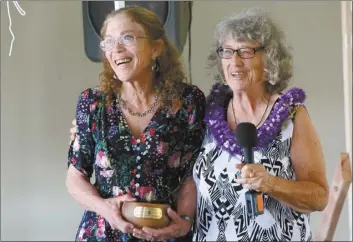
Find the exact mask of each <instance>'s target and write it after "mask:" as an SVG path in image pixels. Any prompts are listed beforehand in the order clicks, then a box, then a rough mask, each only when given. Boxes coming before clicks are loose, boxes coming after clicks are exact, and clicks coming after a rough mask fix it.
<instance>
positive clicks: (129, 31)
mask: <svg viewBox="0 0 353 242" xmlns="http://www.w3.org/2000/svg"><path fill="white" fill-rule="evenodd" d="M126 33H133V34H135V31H133V30H124V31H122V32H121V33H120V36H122V35H123V34H126ZM120 36H119V37H120ZM105 37H111V38H113V37H114V36H112V35H110V34H106V35H105Z"/></svg>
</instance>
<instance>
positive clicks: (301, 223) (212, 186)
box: [193, 91, 312, 241]
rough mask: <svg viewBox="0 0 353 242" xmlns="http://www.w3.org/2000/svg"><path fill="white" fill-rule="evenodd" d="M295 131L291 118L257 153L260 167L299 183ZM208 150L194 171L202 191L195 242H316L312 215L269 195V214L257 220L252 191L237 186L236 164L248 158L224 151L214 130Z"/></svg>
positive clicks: (209, 134)
mask: <svg viewBox="0 0 353 242" xmlns="http://www.w3.org/2000/svg"><path fill="white" fill-rule="evenodd" d="M289 92H290V91H289ZM282 97H283V95H282V96H281V97H280V98H279V99H278V100H277V101H276V103H278V102H279V101H280V100H281V98H282ZM294 101H295V100H294ZM299 105H303V103H301V102H296V103H295V104H294V105H291V106H290V105H288V108H291V110H290V112H289V113H291V114H293V112H292V111H294V110H295V108H294V107H296V106H299ZM271 112H275V110H274V109H272V111H271ZM270 115H271V114H270ZM211 121H212V120H211ZM293 127H294V125H293V116H289V117H287V118H286V119H285V120H284V121H283V122H282V125H281V126H280V131H279V132H277V133H276V135H274V137H273V138H272V139H271V141H270V142H269V143H268V144H267V146H266V147H264V148H260V149H258V150H256V151H255V152H254V160H255V163H262V164H263V165H264V167H265V168H266V170H267V171H268V172H269V173H270V174H271V175H274V176H278V177H281V178H284V179H291V180H295V179H296V177H295V173H294V170H293V167H292V164H291V158H290V145H291V139H292V134H293ZM213 134H214V133H213ZM203 149H204V150H203V151H202V153H201V154H200V156H199V158H198V160H197V161H196V163H195V165H194V170H193V175H194V179H195V182H196V185H197V188H198V194H197V215H198V216H197V217H198V219H197V221H196V225H195V228H194V237H193V240H194V241H311V240H312V235H311V230H310V225H309V214H303V213H299V212H296V211H295V210H293V209H292V208H290V207H288V206H286V205H284V204H283V203H281V202H279V201H278V200H275V199H274V198H272V197H270V196H268V195H267V194H264V208H265V211H264V214H262V215H259V216H258V217H256V218H255V219H251V218H250V216H248V214H247V210H246V204H245V195H244V194H245V192H246V191H247V189H243V187H242V185H240V184H238V183H236V182H235V181H234V179H235V178H236V176H237V175H238V174H239V170H237V169H236V164H239V163H242V160H243V158H244V157H243V156H242V154H240V155H237V154H235V155H234V154H233V155H232V154H231V153H232V152H229V151H227V150H226V149H224V146H222V144H220V142H219V140H218V142H217V139H216V138H215V135H212V132H211V129H210V128H208V130H207V133H206V137H205V140H204V144H203Z"/></svg>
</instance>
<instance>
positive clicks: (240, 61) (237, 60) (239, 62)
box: [231, 52, 243, 66]
mask: <svg viewBox="0 0 353 242" xmlns="http://www.w3.org/2000/svg"><path fill="white" fill-rule="evenodd" d="M231 62H232V64H235V65H236V66H239V65H242V64H243V59H242V58H241V57H240V56H239V55H238V53H237V52H235V53H234V54H233V56H232V58H231Z"/></svg>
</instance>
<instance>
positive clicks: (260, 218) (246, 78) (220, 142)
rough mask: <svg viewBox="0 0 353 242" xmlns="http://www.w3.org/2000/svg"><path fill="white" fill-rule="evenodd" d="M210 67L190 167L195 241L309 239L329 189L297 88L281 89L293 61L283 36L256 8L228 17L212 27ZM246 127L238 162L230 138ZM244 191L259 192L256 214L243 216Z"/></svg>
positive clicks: (236, 143)
mask: <svg viewBox="0 0 353 242" xmlns="http://www.w3.org/2000/svg"><path fill="white" fill-rule="evenodd" d="M208 67H209V69H210V70H211V74H212V77H213V78H214V80H216V84H214V86H213V87H212V89H211V92H210V95H209V97H208V99H207V110H206V117H205V122H206V125H207V132H206V137H205V140H204V143H203V151H202V152H201V154H200V155H199V157H198V160H197V161H196V163H195V165H194V170H193V174H194V180H195V182H196V185H197V188H198V194H197V203H198V204H197V214H198V219H197V222H196V224H195V228H194V240H195V241H229V240H231V241H311V240H312V234H311V229H310V225H309V215H310V213H311V212H314V211H322V210H323V209H324V208H325V207H326V205H327V201H328V184H327V179H326V171H325V164H324V157H323V152H322V149H321V146H320V141H319V139H318V136H317V134H316V131H315V129H314V127H313V124H312V122H311V120H310V117H309V115H308V112H307V110H306V108H305V105H304V100H305V98H306V95H305V93H304V91H303V90H302V89H299V88H292V89H289V90H287V91H286V92H284V89H286V88H287V86H288V82H289V80H290V78H291V76H292V56H291V54H290V49H289V47H288V46H287V45H286V43H285V41H284V36H283V33H282V32H281V31H280V30H279V28H278V27H277V26H276V25H275V24H274V23H273V21H272V20H271V19H270V18H269V17H268V16H267V14H266V13H265V12H263V11H262V10H259V9H250V10H247V11H245V12H242V13H240V14H238V15H236V16H233V17H230V18H227V19H225V20H224V21H222V22H220V23H219V24H218V25H217V27H216V31H215V39H214V45H213V47H212V49H211V51H210V54H209V57H208ZM245 122H246V123H252V124H254V126H256V128H255V132H256V134H255V136H257V143H256V145H255V147H254V148H253V150H254V155H253V157H254V160H253V163H252V164H244V158H245V156H244V153H243V149H242V147H241V146H240V143H239V139H238V140H237V139H236V137H235V130H236V128H237V126H238V124H240V123H245ZM239 126H240V125H239ZM248 191H256V192H257V194H260V195H259V196H257V198H259V200H255V202H259V203H258V204H257V205H256V206H257V208H258V209H259V213H258V214H256V213H255V212H256V210H253V211H249V210H251V208H254V207H251V206H248V205H247V201H250V200H248V197H247V196H248V195H247V194H249V193H248ZM261 206H262V208H261ZM252 212H253V213H252ZM254 213H255V214H254Z"/></svg>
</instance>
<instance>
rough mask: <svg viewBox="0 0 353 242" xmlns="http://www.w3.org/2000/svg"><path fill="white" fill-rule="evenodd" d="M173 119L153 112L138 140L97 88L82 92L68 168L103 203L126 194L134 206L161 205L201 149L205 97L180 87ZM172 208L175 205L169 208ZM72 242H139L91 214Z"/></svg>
mask: <svg viewBox="0 0 353 242" xmlns="http://www.w3.org/2000/svg"><path fill="white" fill-rule="evenodd" d="M185 85H186V86H185V89H184V92H183V95H182V97H183V100H184V101H183V103H182V105H181V107H180V108H179V110H178V111H177V112H176V113H169V112H167V111H166V110H162V109H160V110H157V111H156V113H155V114H154V116H153V117H152V119H151V121H150V123H149V124H148V126H147V127H146V128H145V130H144V132H143V133H142V134H141V135H140V137H135V136H133V135H132V133H131V131H130V129H129V127H128V126H127V122H126V120H125V119H124V116H123V115H122V111H121V109H120V107H118V106H117V105H116V102H115V101H112V104H111V105H110V106H108V107H107V105H106V96H105V95H104V94H103V93H102V92H101V91H100V90H99V89H98V88H89V89H87V90H85V91H83V92H82V93H81V94H80V96H79V98H78V103H77V111H76V122H77V134H76V138H75V140H73V141H72V143H71V145H70V149H69V154H68V164H69V165H70V164H72V165H73V166H74V167H75V168H76V169H77V170H79V171H80V172H82V173H83V174H85V175H86V176H87V177H88V178H91V177H92V175H93V173H94V177H95V183H94V186H95V187H96V188H97V190H98V193H99V194H100V195H101V196H102V197H103V198H111V197H115V196H120V195H123V194H126V193H131V194H133V195H134V196H135V197H136V198H138V199H140V200H146V198H147V196H150V195H151V194H153V195H154V196H155V199H156V200H165V199H166V198H168V197H170V195H171V194H172V193H173V192H174V191H175V190H177V189H178V187H179V184H180V183H181V181H182V180H183V179H184V178H186V176H188V175H191V174H192V173H191V172H192V167H193V165H194V162H195V160H196V158H197V156H198V154H199V151H200V147H201V145H202V141H203V137H204V131H205V127H204V125H203V118H204V115H205V96H204V94H203V93H202V92H201V90H200V89H198V88H197V87H196V86H192V85H188V84H185ZM172 207H173V208H175V204H172ZM76 241H141V240H138V239H137V238H135V237H133V236H132V235H131V234H124V233H122V232H120V231H118V230H113V229H112V228H111V227H110V225H109V223H108V222H107V221H106V220H105V219H104V218H103V217H102V216H100V215H99V214H96V213H95V212H93V211H88V210H87V211H85V213H84V215H83V217H82V220H81V223H80V225H79V228H78V231H77V234H76Z"/></svg>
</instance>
